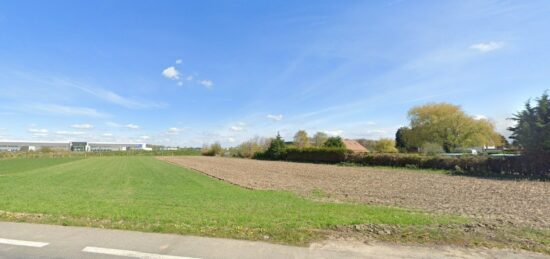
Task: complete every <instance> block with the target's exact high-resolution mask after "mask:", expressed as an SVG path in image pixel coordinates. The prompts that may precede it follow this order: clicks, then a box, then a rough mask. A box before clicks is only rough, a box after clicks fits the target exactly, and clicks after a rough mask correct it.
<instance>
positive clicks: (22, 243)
mask: <svg viewBox="0 0 550 259" xmlns="http://www.w3.org/2000/svg"><path fill="white" fill-rule="evenodd" d="M0 244H5V245H14V246H30V247H45V246H47V245H49V244H50V243H44V242H33V241H24V240H15V239H5V238H0Z"/></svg>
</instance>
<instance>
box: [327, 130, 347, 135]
mask: <svg viewBox="0 0 550 259" xmlns="http://www.w3.org/2000/svg"><path fill="white" fill-rule="evenodd" d="M323 132H324V133H326V134H327V135H329V136H341V135H342V134H343V133H344V131H343V130H325V131H323Z"/></svg>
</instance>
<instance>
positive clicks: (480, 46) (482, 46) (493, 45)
mask: <svg viewBox="0 0 550 259" xmlns="http://www.w3.org/2000/svg"><path fill="white" fill-rule="evenodd" d="M503 46H504V43H502V42H495V41H491V42H481V43H477V44H473V45H472V46H470V49H473V50H477V51H479V52H482V53H485V52H491V51H494V50H497V49H500V48H502V47H503Z"/></svg>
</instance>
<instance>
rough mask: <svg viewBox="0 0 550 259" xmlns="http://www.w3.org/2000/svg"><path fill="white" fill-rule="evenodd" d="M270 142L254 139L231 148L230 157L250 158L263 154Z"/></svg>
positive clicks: (268, 140) (259, 138)
mask: <svg viewBox="0 0 550 259" xmlns="http://www.w3.org/2000/svg"><path fill="white" fill-rule="evenodd" d="M270 141H271V140H270V139H266V138H261V137H254V138H252V139H250V140H248V141H245V142H243V143H241V144H240V145H239V146H237V147H235V148H233V149H232V153H233V154H232V156H236V157H245V158H251V157H253V156H254V154H256V153H259V152H265V151H266V150H267V148H268V147H269V143H270Z"/></svg>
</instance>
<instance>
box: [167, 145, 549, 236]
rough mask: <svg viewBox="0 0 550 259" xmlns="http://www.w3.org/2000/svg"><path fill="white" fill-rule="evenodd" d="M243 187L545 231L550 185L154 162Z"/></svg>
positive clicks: (362, 170)
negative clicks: (488, 221)
mask: <svg viewBox="0 0 550 259" xmlns="http://www.w3.org/2000/svg"><path fill="white" fill-rule="evenodd" d="M158 159H160V160H164V161H167V162H171V163H174V164H177V165H180V166H183V167H187V168H191V169H194V170H197V171H200V172H203V173H205V174H208V175H210V176H212V177H215V178H218V179H222V180H225V181H228V182H231V183H233V184H237V185H240V186H243V187H247V188H254V189H269V190H288V191H292V192H295V193H297V194H299V195H303V196H308V197H314V198H315V197H317V198H324V199H329V200H333V201H334V200H336V201H357V202H362V203H368V204H380V205H390V206H399V207H405V208H409V209H422V210H426V211H429V212H436V213H451V214H458V215H465V216H470V217H474V218H479V219H484V220H490V221H492V222H498V223H500V224H510V225H513V226H527V227H536V228H543V229H549V228H550V182H538V181H528V180H499V179H481V178H474V177H466V176H452V175H447V174H440V173H425V172H423V171H418V170H406V169H403V170H398V169H380V168H369V167H343V166H337V165H320V164H306V163H290V162H279V161H257V160H250V159H237V158H220V157H199V156H185V157H159V158H158Z"/></svg>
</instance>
